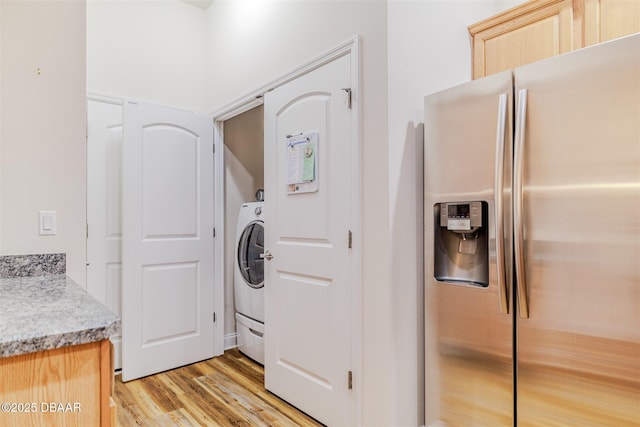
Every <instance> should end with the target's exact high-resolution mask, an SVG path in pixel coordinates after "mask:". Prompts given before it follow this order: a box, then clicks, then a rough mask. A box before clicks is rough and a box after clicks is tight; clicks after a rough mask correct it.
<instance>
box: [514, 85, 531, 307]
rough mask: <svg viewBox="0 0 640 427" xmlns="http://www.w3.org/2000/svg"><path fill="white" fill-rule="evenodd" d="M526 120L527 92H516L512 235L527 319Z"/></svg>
mask: <svg viewBox="0 0 640 427" xmlns="http://www.w3.org/2000/svg"><path fill="white" fill-rule="evenodd" d="M526 119H527V90H526V89H521V90H520V91H519V92H518V104H517V108H516V132H515V143H514V156H513V157H514V158H513V235H514V242H513V243H514V248H513V249H514V255H515V270H516V284H517V292H518V306H519V312H520V317H522V318H523V319H528V318H529V306H528V299H527V283H526V276H525V266H524V224H523V220H522V204H523V199H522V175H523V163H524V134H525V128H526Z"/></svg>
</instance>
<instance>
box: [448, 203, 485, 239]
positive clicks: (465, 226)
mask: <svg viewBox="0 0 640 427" xmlns="http://www.w3.org/2000/svg"><path fill="white" fill-rule="evenodd" d="M440 227H447V230H451V231H457V232H461V233H465V232H467V233H472V232H475V231H476V230H477V229H479V228H480V227H482V202H456V203H440Z"/></svg>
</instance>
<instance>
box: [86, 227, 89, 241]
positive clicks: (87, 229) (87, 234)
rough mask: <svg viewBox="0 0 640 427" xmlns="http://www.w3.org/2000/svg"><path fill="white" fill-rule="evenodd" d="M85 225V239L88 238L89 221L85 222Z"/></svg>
mask: <svg viewBox="0 0 640 427" xmlns="http://www.w3.org/2000/svg"><path fill="white" fill-rule="evenodd" d="M85 226H86V227H85V233H86V235H87V239H88V238H89V223H86V224H85Z"/></svg>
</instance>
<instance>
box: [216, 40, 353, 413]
mask: <svg viewBox="0 0 640 427" xmlns="http://www.w3.org/2000/svg"><path fill="white" fill-rule="evenodd" d="M360 43H361V41H360V36H359V35H356V36H353V37H351V38H350V39H348V40H346V41H344V42H342V43H340V44H339V45H337V46H335V47H334V48H332V49H330V50H328V51H326V52H325V53H323V54H321V55H320V56H318V57H316V58H314V59H312V60H310V61H308V62H306V63H304V64H302V65H300V66H298V67H296V68H294V69H293V70H291V71H289V72H287V73H285V74H284V75H282V76H280V77H278V78H276V79H274V80H272V81H270V82H267V83H265V84H264V85H262V86H261V87H260V88H258V89H256V90H254V91H252V92H249V93H247V94H246V95H244V96H243V97H241V98H239V99H237V100H235V101H233V102H231V103H229V104H227V105H225V106H223V107H221V108H220V109H218V110H216V111H214V112H212V113H210V114H209V116H210V117H211V118H212V120H213V126H214V132H213V144H214V146H215V153H216V154H215V157H214V162H215V164H214V180H215V182H214V206H215V207H214V210H215V229H216V231H217V233H216V239H215V248H214V257H215V259H216V261H217V262H216V265H224V239H225V237H224V221H225V218H224V185H225V183H224V170H225V169H224V165H225V163H224V122H225V121H226V120H229V119H231V118H233V117H235V116H237V115H239V114H242V113H244V112H246V111H248V110H250V109H252V108H255V107H258V106H260V105H262V104H263V103H264V94H265V93H267V92H269V91H271V90H273V89H275V88H277V87H280V86H282V85H284V84H285V83H288V82H290V81H292V80H294V79H297V78H298V77H301V76H303V75H305V74H308V73H310V72H311V71H313V70H316V69H318V68H320V67H322V66H323V65H325V64H328V63H329V62H332V61H334V60H336V59H338V58H340V57H342V56H345V55H350V58H351V82H352V86H353V87H352V88H351V94H352V97H353V98H352V104H351V109H352V114H353V118H354V122H353V126H352V128H351V132H352V134H351V151H352V153H351V154H352V156H351V158H352V165H351V179H352V180H353V194H352V203H353V205H352V214H351V215H352V217H351V224H352V230H351V231H352V232H353V234H354V235H355V242H356V244H355V245H354V246H353V248H352V249H351V251H352V272H351V278H352V283H353V286H352V289H351V343H352V345H351V366H352V369H351V370H352V372H353V388H352V393H353V394H352V401H351V405H352V411H351V418H352V424H353V425H360V424H361V419H362V417H361V408H362V387H361V386H362V375H361V373H362V356H363V355H362V339H363V334H362V330H363V325H362V293H363V292H362V247H361V245H358V242H362V170H361V169H362V168H361V164H362V154H361V153H362V141H361V135H362V116H361V114H362V109H361V102H360V100H361V97H360V94H361V93H362V90H361V82H362V79H361V75H360V73H361V70H360V63H361V56H360V55H361V49H360ZM214 280H215V282H216V286H215V288H214V289H215V290H214V292H215V295H214V297H215V300H216V307H215V308H216V312H219V313H223V312H224V269H222V268H216V270H215V271H214ZM224 317H225V316H219V319H220V320H219V322H220V325H219V326H218V328H222V329H218V331H219V332H220V333H219V334H216V339H223V335H224ZM216 348H221V347H216ZM345 375H347V372H345Z"/></svg>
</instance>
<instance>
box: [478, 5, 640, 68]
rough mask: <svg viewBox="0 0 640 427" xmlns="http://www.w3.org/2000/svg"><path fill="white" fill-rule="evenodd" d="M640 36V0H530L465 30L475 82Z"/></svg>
mask: <svg viewBox="0 0 640 427" xmlns="http://www.w3.org/2000/svg"><path fill="white" fill-rule="evenodd" d="M638 31H640V0H531V1H528V2H526V3H523V4H521V5H520V6H517V7H514V8H512V9H509V10H507V11H505V12H503V13H500V14H498V15H496V16H493V17H491V18H488V19H485V20H483V21H481V22H478V23H476V24H473V25H471V26H469V33H470V34H471V37H472V41H473V48H472V49H473V78H474V79H477V78H480V77H484V76H488V75H490V74H495V73H498V72H500V71H504V70H508V69H511V68H515V67H518V66H520V65H525V64H528V63H531V62H535V61H538V60H541V59H545V58H549V57H551V56H555V55H559V54H561V53H565V52H569V51H571V50H575V49H579V48H582V47H586V46H591V45H593V44H597V43H601V42H605V41H608V40H612V39H615V38H618V37H622V36H625V35H628V34H633V33H636V32H638Z"/></svg>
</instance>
